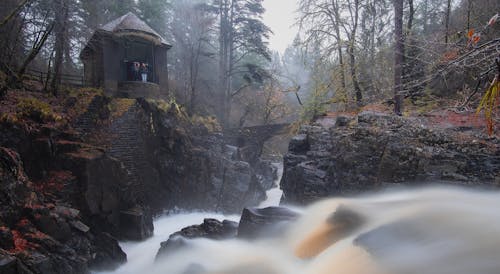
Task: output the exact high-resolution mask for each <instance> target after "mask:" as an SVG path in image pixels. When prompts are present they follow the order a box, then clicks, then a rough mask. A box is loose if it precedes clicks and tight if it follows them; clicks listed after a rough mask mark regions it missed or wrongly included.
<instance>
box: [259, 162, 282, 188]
mask: <svg viewBox="0 0 500 274" xmlns="http://www.w3.org/2000/svg"><path fill="white" fill-rule="evenodd" d="M254 170H255V173H256V174H257V179H258V180H259V182H260V185H261V186H262V188H263V189H264V190H269V189H271V188H273V187H275V186H276V180H277V179H278V168H277V167H276V165H274V164H273V162H272V161H270V160H262V159H259V160H258V161H257V163H256V164H255V166H254Z"/></svg>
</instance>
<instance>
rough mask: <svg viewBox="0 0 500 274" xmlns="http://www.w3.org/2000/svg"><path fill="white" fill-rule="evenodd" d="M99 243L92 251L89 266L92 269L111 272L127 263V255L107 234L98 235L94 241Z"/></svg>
mask: <svg viewBox="0 0 500 274" xmlns="http://www.w3.org/2000/svg"><path fill="white" fill-rule="evenodd" d="M94 241H95V242H96V243H99V244H98V245H97V246H96V247H95V249H94V250H93V254H92V259H91V261H90V262H89V265H90V267H91V268H93V269H98V270H113V269H116V268H117V267H118V266H120V265H121V264H123V263H125V262H127V254H125V252H123V250H122V249H121V247H120V246H119V245H118V241H116V239H115V238H114V237H113V236H111V235H109V234H108V233H99V234H98V235H97V236H96V238H95V239H94Z"/></svg>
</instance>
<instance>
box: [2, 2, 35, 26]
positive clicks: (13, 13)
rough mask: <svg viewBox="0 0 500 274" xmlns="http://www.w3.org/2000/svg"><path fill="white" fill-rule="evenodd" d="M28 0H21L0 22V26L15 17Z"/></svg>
mask: <svg viewBox="0 0 500 274" xmlns="http://www.w3.org/2000/svg"><path fill="white" fill-rule="evenodd" d="M28 2H29V0H23V1H22V2H21V3H20V4H19V5H18V6H17V7H16V8H15V9H14V10H13V11H12V12H11V13H9V15H7V16H6V17H5V18H4V19H3V20H2V21H1V22H0V28H1V27H3V26H4V25H5V24H7V23H8V22H9V21H10V20H11V19H12V18H14V17H16V15H17V14H18V13H19V12H20V11H21V10H22V9H23V8H24V6H26V4H28Z"/></svg>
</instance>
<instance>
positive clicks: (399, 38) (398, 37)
mask: <svg viewBox="0 0 500 274" xmlns="http://www.w3.org/2000/svg"><path fill="white" fill-rule="evenodd" d="M403 2H404V0H394V43H395V45H394V112H395V113H396V114H397V115H401V114H402V109H403V95H402V94H401V88H402V79H401V78H402V72H403V56H404V41H403V39H404V37H403Z"/></svg>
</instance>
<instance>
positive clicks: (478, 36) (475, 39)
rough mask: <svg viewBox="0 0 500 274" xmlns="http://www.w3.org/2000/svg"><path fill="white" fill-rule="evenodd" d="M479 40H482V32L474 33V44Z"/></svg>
mask: <svg viewBox="0 0 500 274" xmlns="http://www.w3.org/2000/svg"><path fill="white" fill-rule="evenodd" d="M479 40H481V34H479V33H476V34H474V37H472V42H473V43H474V44H477V42H479Z"/></svg>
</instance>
